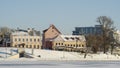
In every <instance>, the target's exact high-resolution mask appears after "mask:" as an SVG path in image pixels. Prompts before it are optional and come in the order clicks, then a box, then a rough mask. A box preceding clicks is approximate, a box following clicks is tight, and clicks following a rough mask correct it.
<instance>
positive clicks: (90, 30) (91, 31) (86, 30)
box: [72, 25, 102, 35]
mask: <svg viewBox="0 0 120 68" xmlns="http://www.w3.org/2000/svg"><path fill="white" fill-rule="evenodd" d="M72 34H73V35H95V34H97V35H100V34H102V26H101V25H95V26H94V27H75V30H74V31H73V33H72Z"/></svg>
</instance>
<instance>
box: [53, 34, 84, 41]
mask: <svg viewBox="0 0 120 68" xmlns="http://www.w3.org/2000/svg"><path fill="white" fill-rule="evenodd" d="M54 41H86V40H85V36H83V35H59V36H58V37H57V38H56V39H54Z"/></svg>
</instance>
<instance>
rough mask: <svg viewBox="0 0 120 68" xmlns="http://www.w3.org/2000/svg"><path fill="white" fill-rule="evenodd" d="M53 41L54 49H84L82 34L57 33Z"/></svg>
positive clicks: (84, 41)
mask: <svg viewBox="0 0 120 68" xmlns="http://www.w3.org/2000/svg"><path fill="white" fill-rule="evenodd" d="M51 41H52V42H53V47H52V48H53V49H54V50H67V51H84V50H85V49H86V40H85V37H84V36H83V35H59V36H57V37H56V38H55V39H54V40H51Z"/></svg>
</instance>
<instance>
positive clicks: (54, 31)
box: [42, 24, 61, 49]
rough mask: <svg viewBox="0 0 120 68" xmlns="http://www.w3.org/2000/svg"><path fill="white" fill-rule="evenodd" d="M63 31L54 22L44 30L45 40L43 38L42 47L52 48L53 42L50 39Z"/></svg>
mask: <svg viewBox="0 0 120 68" xmlns="http://www.w3.org/2000/svg"><path fill="white" fill-rule="evenodd" d="M60 34H61V32H60V31H59V30H58V29H57V28H56V27H55V26H54V25H53V24H52V25H50V27H49V28H48V29H46V30H44V31H43V40H42V44H43V46H42V48H44V49H52V43H51V42H50V40H52V39H54V38H56V37H57V36H58V35H60Z"/></svg>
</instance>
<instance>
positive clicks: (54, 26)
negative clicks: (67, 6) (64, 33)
mask: <svg viewBox="0 0 120 68" xmlns="http://www.w3.org/2000/svg"><path fill="white" fill-rule="evenodd" d="M50 27H54V29H56V30H57V31H58V32H59V33H60V34H61V32H60V31H59V30H58V29H57V28H56V27H55V26H54V25H53V24H52V25H50ZM50 27H49V28H50ZM49 28H48V29H49ZM48 29H45V30H43V32H44V33H45V32H46V31H47V30H48Z"/></svg>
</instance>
